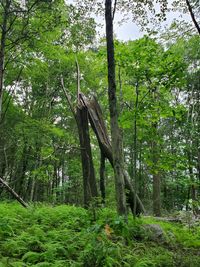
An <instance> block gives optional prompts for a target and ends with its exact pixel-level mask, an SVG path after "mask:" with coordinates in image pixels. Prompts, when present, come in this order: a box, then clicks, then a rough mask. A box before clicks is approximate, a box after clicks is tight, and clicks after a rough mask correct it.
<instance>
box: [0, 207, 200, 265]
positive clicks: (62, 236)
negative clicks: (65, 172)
mask: <svg viewBox="0 0 200 267" xmlns="http://www.w3.org/2000/svg"><path fill="white" fill-rule="evenodd" d="M0 214H1V227H0V266H2V267H11V266H14V267H18V266H20V267H22V266H43V267H45V266H48V267H49V266H52V267H53V266H56V267H58V266H60V267H61V266H91V267H95V266H99V267H100V266H108V267H109V266H127V267H131V266H137V267H145V266H148V267H149V266H153V267H157V266H158V267H170V266H178V265H179V264H180V260H181V259H182V262H181V264H180V265H179V266H183V267H186V266H191V267H195V266H198V265H199V258H198V256H197V255H198V254H197V252H198V250H199V247H200V244H199V239H198V238H199V234H200V229H199V228H196V229H193V230H192V231H191V230H189V229H187V228H184V227H182V226H180V225H177V224H171V223H165V222H159V225H161V227H162V228H163V230H164V231H165V234H166V236H167V238H168V242H167V243H166V244H163V245H162V244H157V243H155V242H152V241H148V240H147V239H146V238H145V232H144V230H143V228H142V224H144V223H154V224H155V223H158V222H156V221H155V220H154V219H151V218H148V219H147V218H142V219H133V218H131V217H130V218H129V222H128V224H126V223H125V222H124V219H123V218H121V217H118V216H117V214H116V213H115V212H114V211H112V210H110V209H98V210H97V218H96V221H93V220H91V217H90V216H91V215H90V212H88V211H86V210H84V209H82V208H78V207H74V206H64V205H63V206H57V207H52V206H44V205H39V204H38V205H35V206H31V207H29V208H28V209H24V208H22V207H20V206H19V205H18V204H15V203H10V204H6V203H5V204H1V205H0ZM185 250H187V251H188V253H187V255H184V253H183V251H185ZM187 264H189V265H187Z"/></svg>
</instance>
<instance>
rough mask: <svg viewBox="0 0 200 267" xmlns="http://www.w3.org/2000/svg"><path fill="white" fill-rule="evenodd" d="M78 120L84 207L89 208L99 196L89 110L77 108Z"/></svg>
mask: <svg viewBox="0 0 200 267" xmlns="http://www.w3.org/2000/svg"><path fill="white" fill-rule="evenodd" d="M76 118H77V124H78V132H79V139H80V146H81V160H82V171H83V190H84V206H85V207H88V206H89V204H90V202H91V201H92V199H93V198H96V197H97V196H98V192H97V185H96V178H95V171H94V165H93V160H92V150H91V146H90V135H89V126H88V111H87V108H85V107H81V108H77V113H76Z"/></svg>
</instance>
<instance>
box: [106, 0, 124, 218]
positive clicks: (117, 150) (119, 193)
mask: <svg viewBox="0 0 200 267" xmlns="http://www.w3.org/2000/svg"><path fill="white" fill-rule="evenodd" d="M112 14H113V13H112V1H111V0H105V21H106V42H107V64H108V98H109V110H110V126H111V138H112V152H113V166H114V174H115V190H116V201H117V211H118V214H119V215H124V216H126V214H127V210H126V196H125V187H124V159H123V151H122V138H121V133H120V129H119V125H118V111H117V97H116V79H115V55H114V40H113V16H112Z"/></svg>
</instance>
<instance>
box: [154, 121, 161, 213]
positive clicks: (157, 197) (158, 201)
mask: <svg viewBox="0 0 200 267" xmlns="http://www.w3.org/2000/svg"><path fill="white" fill-rule="evenodd" d="M152 127H153V129H154V132H155V136H157V123H154V124H153V126H152ZM152 157H153V214H154V215H155V216H161V199H160V193H161V192H160V191H161V190H160V173H159V171H158V147H157V143H156V141H155V140H153V141H152Z"/></svg>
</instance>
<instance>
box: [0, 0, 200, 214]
mask: <svg viewBox="0 0 200 267" xmlns="http://www.w3.org/2000/svg"><path fill="white" fill-rule="evenodd" d="M133 2H134V1H133ZM136 2H137V1H136ZM147 2H148V1H147ZM163 2H165V1H163ZM179 2H181V1H179ZM183 2H185V1H183ZM186 2H187V1H186ZM190 2H191V5H192V11H193V13H191V12H190V11H191V10H190V9H189V10H188V9H187V5H185V6H181V3H179V4H180V5H179V6H177V7H176V8H179V10H180V12H181V11H182V12H188V14H190V13H191V14H193V17H194V18H196V20H195V21H196V24H197V25H195V24H194V23H192V22H191V24H190V23H186V22H184V21H180V22H178V21H176V22H174V23H173V24H172V25H171V26H170V27H169V28H167V29H165V30H163V31H162V32H155V31H151V32H150V33H149V34H147V35H145V36H144V37H142V38H141V39H138V40H134V41H127V42H123V41H120V40H115V63H116V64H115V66H116V84H117V91H116V93H117V99H118V102H117V105H118V114H119V118H118V122H119V127H120V129H121V132H122V135H123V151H124V162H125V165H126V167H127V170H128V173H129V175H130V178H131V183H132V185H133V187H134V189H135V191H136V192H137V194H138V196H139V198H140V199H141V201H142V203H143V205H144V207H145V209H146V210H147V211H148V213H150V214H152V213H154V214H156V215H161V212H163V213H167V212H171V211H173V210H182V209H193V210H194V212H198V205H199V194H200V191H199V188H200V143H199V139H200V116H199V112H200V110H199V109H200V68H199V62H200V39H199V33H198V31H197V30H198V29H199V28H198V27H199V24H198V23H199V22H198V20H197V19H198V18H199V17H198V14H199V13H198V12H199V4H198V1H196V2H195V1H190ZM193 2H194V3H193ZM87 4H88V5H89V6H87ZM90 4H91V3H87V1H85V5H82V4H81V5H80V2H79V5H72V4H69V3H67V2H66V3H65V2H64V1H63V0H57V1H24V2H22V1H9V0H5V1H0V13H1V14H0V20H1V49H0V177H1V178H3V179H4V181H6V182H7V183H8V184H9V185H10V187H12V188H13V189H14V190H15V191H16V193H17V194H18V195H19V196H21V197H22V198H23V199H24V200H25V201H26V202H32V201H36V202H47V203H53V204H59V203H66V204H75V205H81V206H82V205H83V204H84V203H83V192H84V190H83V178H82V177H83V174H82V165H81V150H82V149H84V148H83V147H81V146H80V145H79V135H78V130H77V124H76V121H75V118H74V116H73V112H72V111H71V109H70V106H69V102H67V101H66V100H67V99H66V95H65V93H64V91H63V86H64V87H65V89H66V91H67V95H68V100H70V103H71V105H72V107H73V108H74V109H76V107H77V105H78V99H77V81H78V82H79V81H80V90H81V92H82V93H83V94H84V95H85V96H86V97H91V96H95V97H96V99H97V100H98V102H99V104H100V106H101V109H102V113H103V119H104V122H105V125H106V127H107V129H108V132H110V123H109V122H110V116H109V108H108V100H107V99H108V97H107V61H106V52H107V51H106V46H105V43H106V39H105V38H101V39H99V38H98V35H97V34H96V22H95V19H94V18H93V17H94V15H93V16H92V15H91V14H93V13H92V12H94V10H93V11H92V12H91V14H90V10H91V5H90ZM121 4H122V3H121ZM121 4H120V3H119V9H120V8H121ZM126 4H127V3H126V1H124V3H123V9H121V11H120V12H122V11H123V12H128V11H127V10H126V9H127V8H128V7H127V6H126ZM129 4H130V5H131V3H129ZM132 4H133V5H134V3H132ZM182 4H184V3H182ZM186 4H187V3H186ZM132 7H134V6H132ZM190 7H191V6H190ZM99 8H101V7H99ZM130 8H131V6H130V7H129V11H130ZM142 8H143V6H142V4H141V6H140V5H139V4H138V7H137V12H135V13H134V14H133V11H134V10H133V11H131V12H132V15H133V17H134V18H135V19H137V18H140V20H142V18H143V17H144V16H145V12H142V11H141V10H142ZM147 8H148V7H147ZM152 8H153V7H152ZM165 9H166V6H165V4H164V3H163V5H162V6H161V14H160V16H157V17H156V16H155V19H162V18H164V13H165V11H166V10H165ZM96 11H99V10H97V9H96ZM143 11H144V10H143ZM102 12H103V11H102ZM89 14H90V15H91V16H89ZM193 17H192V18H193ZM191 21H192V20H191ZM193 22H194V19H193ZM138 23H141V22H140V21H139V22H138ZM145 23H147V22H146V21H145V22H144V24H143V25H142V27H143V28H144V27H145V25H146V24H145ZM77 65H78V68H79V75H78V76H79V77H78V78H77ZM77 79H78V80H77ZM88 131H89V133H90V141H91V147H92V157H93V164H94V169H95V177H96V186H97V188H98V192H97V198H99V201H100V202H101V197H102V193H103V194H104V195H103V197H105V203H104V205H105V206H106V207H111V208H113V207H115V206H116V197H115V187H114V178H113V177H114V174H113V169H112V166H111V165H110V164H109V163H108V162H107V161H106V165H105V177H104V178H105V181H104V182H105V192H102V183H101V182H102V180H101V179H100V177H101V174H100V173H99V169H100V165H101V152H100V149H99V145H98V142H97V140H96V136H95V134H94V133H93V131H92V129H91V127H90V129H88ZM109 136H110V134H109ZM101 167H102V166H101ZM100 184H101V187H100ZM0 197H1V199H2V200H6V199H7V200H8V199H12V198H13V196H12V195H10V194H9V193H8V192H7V191H6V190H4V188H3V187H1V188H0Z"/></svg>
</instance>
